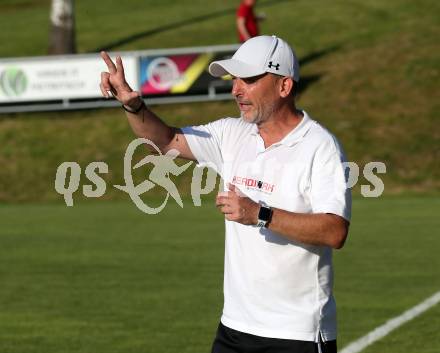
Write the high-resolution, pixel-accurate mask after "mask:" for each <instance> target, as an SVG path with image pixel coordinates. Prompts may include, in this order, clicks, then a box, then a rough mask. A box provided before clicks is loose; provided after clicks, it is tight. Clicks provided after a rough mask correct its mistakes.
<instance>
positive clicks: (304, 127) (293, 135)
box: [251, 110, 313, 146]
mask: <svg viewBox="0 0 440 353" xmlns="http://www.w3.org/2000/svg"><path fill="white" fill-rule="evenodd" d="M301 112H302V113H303V118H302V120H301V121H300V123H299V124H298V125H297V126H295V128H294V129H293V130H292V131H290V132H289V133H288V134H287V135H286V136H284V137H283V139H282V140H281V141H279V142H277V143H276V144H275V145H286V146H293V145H294V144H296V143H297V142H298V141H299V140H301V139H302V138H303V137H304V135H305V134H306V133H307V131H309V129H310V127H311V126H312V123H313V120H312V119H311V118H310V116H309V115H308V114H307V112H306V111H304V110H302V111H301ZM251 135H254V136H257V135H259V133H258V126H257V124H252V131H251Z"/></svg>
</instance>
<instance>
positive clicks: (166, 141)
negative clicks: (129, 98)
mask: <svg viewBox="0 0 440 353" xmlns="http://www.w3.org/2000/svg"><path fill="white" fill-rule="evenodd" d="M139 104H141V102H140V103H139ZM126 115H127V120H128V123H129V124H130V126H131V128H132V130H133V132H134V133H135V135H136V136H137V137H144V138H147V139H149V140H150V141H152V142H154V143H155V144H156V146H157V147H158V148H159V149H160V150H161V151H162V152H166V151H167V149H168V146H169V145H170V143H171V141H172V140H173V138H174V136H175V134H176V129H175V128H173V127H171V126H168V125H167V124H165V123H164V122H163V121H162V120H161V119H160V118H159V117H158V116H157V115H156V114H154V113H153V112H152V111H151V110H149V109H148V108H147V107H146V106H145V105H144V104H143V103H142V108H141V110H140V111H139V112H137V113H130V112H128V111H127V112H126Z"/></svg>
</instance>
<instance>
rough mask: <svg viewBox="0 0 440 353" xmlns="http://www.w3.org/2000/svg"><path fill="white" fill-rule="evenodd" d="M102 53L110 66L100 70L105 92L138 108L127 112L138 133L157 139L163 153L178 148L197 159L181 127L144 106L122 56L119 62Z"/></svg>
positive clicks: (138, 134)
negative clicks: (168, 123) (130, 80)
mask: <svg viewBox="0 0 440 353" xmlns="http://www.w3.org/2000/svg"><path fill="white" fill-rule="evenodd" d="M101 57H102V59H103V60H104V62H105V63H106V65H107V68H108V72H103V73H101V84H100V88H101V92H102V95H103V96H104V97H106V98H109V97H110V93H111V94H112V95H113V96H114V97H115V98H116V99H117V100H118V101H119V102H121V103H122V104H123V105H124V106H125V107H126V108H127V109H128V110H130V111H133V112H135V111H137V112H136V113H131V112H128V111H127V112H126V115H127V120H128V122H129V124H130V126H131V128H132V130H133V132H134V133H135V135H136V136H138V137H144V138H147V139H149V140H150V141H152V142H154V144H156V146H157V147H158V148H159V149H160V150H161V151H162V153H166V152H167V151H169V150H171V149H176V150H178V151H179V152H180V155H179V157H182V158H185V159H190V160H195V157H194V155H193V154H192V152H191V150H190V148H189V146H188V143H187V142H186V138H185V136H184V135H183V134H182V132H181V130H180V129H177V128H175V127H171V126H168V125H167V124H165V123H164V122H163V121H162V120H161V119H160V118H159V117H158V116H157V115H156V114H154V113H153V112H152V111H151V110H149V109H148V108H147V107H146V106H145V104H144V102H143V101H142V99H141V97H140V94H139V92H136V91H133V89H132V88H131V87H130V86H129V85H128V83H127V81H126V79H125V73H124V66H123V64H122V59H121V57H119V56H118V57H117V58H116V64H115V63H114V62H113V61H112V59H111V58H110V56H109V55H108V54H107V53H106V52H101ZM138 110H139V111H138Z"/></svg>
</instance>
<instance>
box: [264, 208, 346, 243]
mask: <svg viewBox="0 0 440 353" xmlns="http://www.w3.org/2000/svg"><path fill="white" fill-rule="evenodd" d="M348 225H349V224H348V222H347V221H346V220H345V219H343V218H342V217H340V216H337V215H334V214H327V213H316V214H305V213H294V212H289V211H285V210H280V209H276V208H275V209H273V214H272V220H271V221H270V223H269V226H268V228H269V229H270V230H272V231H274V232H276V233H279V234H281V235H283V236H284V237H286V238H287V239H290V240H294V241H299V242H301V243H304V244H311V245H325V246H330V247H332V248H336V249H339V248H341V247H342V246H343V245H344V242H345V239H346V238H347V234H348Z"/></svg>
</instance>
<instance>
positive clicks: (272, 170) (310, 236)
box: [101, 36, 351, 353]
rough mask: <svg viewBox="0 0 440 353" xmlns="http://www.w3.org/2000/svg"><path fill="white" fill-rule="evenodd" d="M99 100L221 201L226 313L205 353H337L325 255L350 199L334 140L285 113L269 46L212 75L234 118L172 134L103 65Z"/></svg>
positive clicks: (279, 43)
mask: <svg viewBox="0 0 440 353" xmlns="http://www.w3.org/2000/svg"><path fill="white" fill-rule="evenodd" d="M102 57H103V59H104V60H105V62H106V63H107V66H108V69H109V72H106V73H103V74H102V82H101V90H102V93H103V95H104V96H106V97H108V96H109V92H112V94H113V95H114V96H115V97H116V98H117V99H118V100H119V101H120V102H121V103H122V104H123V107H124V109H125V110H126V111H127V118H128V121H129V123H130V125H131V127H132V129H133V130H134V132H135V134H136V135H137V136H140V137H146V138H148V139H150V140H152V141H153V142H154V143H155V144H156V145H157V146H158V147H159V148H160V149H161V151H162V152H163V153H166V152H167V151H169V150H170V149H173V148H174V149H177V150H178V151H179V152H180V156H181V157H183V158H186V159H190V160H194V161H197V162H198V163H200V164H207V165H210V166H212V167H213V168H215V170H216V171H217V172H218V173H219V174H220V175H221V176H222V178H223V180H224V181H225V184H226V185H227V188H228V190H227V191H225V192H222V193H219V195H218V196H217V199H216V204H217V206H218V208H219V209H220V211H221V212H222V213H223V214H224V215H225V227H226V245H225V273H224V308H223V314H222V317H221V322H220V324H219V327H218V331H217V336H216V338H215V340H214V343H213V347H212V352H213V353H241V352H243V353H259V352H270V353H283V352H286V353H287V352H291V353H293V352H297V353H299V352H301V353H302V352H318V351H321V352H336V306H335V301H334V298H333V295H332V287H333V273H332V248H341V247H342V246H343V244H344V242H345V239H346V237H347V234H348V227H349V220H350V213H351V197H350V190H349V189H348V188H347V185H346V180H345V175H344V174H345V173H344V166H343V162H344V160H345V158H344V155H343V152H342V149H341V147H340V146H339V143H338V142H337V140H336V138H335V137H334V136H333V135H332V134H330V133H329V132H328V131H327V130H326V129H324V128H323V127H322V126H321V125H319V124H318V123H317V122H316V121H314V120H312V119H311V118H310V116H309V115H308V114H307V113H306V112H305V111H303V110H299V109H297V108H296V106H295V93H296V91H297V87H298V82H299V66H298V60H297V58H296V56H295V54H294V52H293V50H292V49H291V48H290V46H289V45H288V44H287V43H286V42H285V41H283V40H282V39H280V38H277V37H275V36H259V37H255V38H252V39H250V40H248V41H247V42H245V43H244V44H243V45H242V46H241V47H240V48H239V49H238V50H237V52H236V53H235V54H234V56H233V57H232V58H231V59H228V60H222V61H217V62H213V63H211V65H210V67H209V71H210V73H211V74H212V75H214V76H223V75H226V74H229V75H231V76H232V78H233V88H232V95H233V96H234V98H235V99H236V101H237V104H238V107H239V109H240V112H241V117H240V118H226V119H220V120H217V121H214V122H212V123H209V124H206V125H203V126H190V127H185V128H182V129H177V128H173V127H170V126H168V125H166V124H165V123H164V122H163V121H162V120H160V119H159V118H158V117H157V116H156V115H155V114H154V113H152V112H151V111H150V110H148V108H147V107H146V106H145V104H144V102H143V100H142V99H141V98H140V97H139V93H138V92H133V91H132V89H131V88H130V87H129V86H128V84H127V83H126V81H125V78H124V71H123V66H122V61H121V58H120V57H118V58H117V59H116V65H115V64H114V63H113V62H112V61H111V59H110V58H109V57H108V55H107V54H106V53H102Z"/></svg>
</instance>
